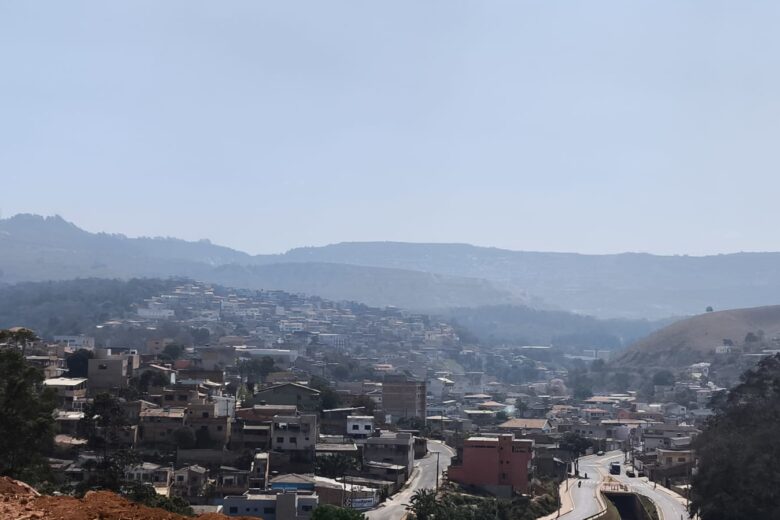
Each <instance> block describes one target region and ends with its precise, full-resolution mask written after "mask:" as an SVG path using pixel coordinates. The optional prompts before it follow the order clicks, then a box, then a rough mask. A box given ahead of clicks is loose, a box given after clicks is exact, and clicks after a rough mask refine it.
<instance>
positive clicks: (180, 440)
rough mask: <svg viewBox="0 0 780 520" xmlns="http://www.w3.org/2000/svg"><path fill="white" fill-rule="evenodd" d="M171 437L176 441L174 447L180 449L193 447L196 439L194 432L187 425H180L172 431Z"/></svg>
mask: <svg viewBox="0 0 780 520" xmlns="http://www.w3.org/2000/svg"><path fill="white" fill-rule="evenodd" d="M173 439H174V441H175V442H176V447H177V448H179V449H181V450H190V449H192V448H194V447H195V444H196V443H197V441H198V440H197V438H196V437H195V432H194V431H193V430H192V428H190V427H189V426H182V427H181V428H178V429H177V430H176V431H175V432H173Z"/></svg>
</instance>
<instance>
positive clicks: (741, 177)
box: [0, 0, 780, 254]
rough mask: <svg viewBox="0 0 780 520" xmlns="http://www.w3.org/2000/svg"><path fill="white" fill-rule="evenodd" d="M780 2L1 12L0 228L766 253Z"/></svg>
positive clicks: (207, 5) (282, 244) (774, 178)
mask: <svg viewBox="0 0 780 520" xmlns="http://www.w3.org/2000/svg"><path fill="white" fill-rule="evenodd" d="M778 25H780V3H778V2H769V1H767V2H749V1H744V2H717V1H712V0H706V1H699V2H693V1H681V0H673V1H672V0H670V1H667V2H659V1H656V0H654V1H647V2H637V1H625V0H619V1H614V2H607V1H600V2H585V1H576V2H574V1H572V2H562V1H560V2H554V1H550V0H539V1H537V2H521V1H516V0H515V1H508V2H498V1H472V2H458V1H453V0H443V1H441V2H432V1H431V2H426V1H420V0H414V1H409V2H402V1H398V0H393V1H392V2H384V3H381V4H380V3H379V2H366V1H363V0H356V1H354V2H334V1H331V0H328V1H322V0H316V1H311V2H301V1H298V2H290V1H278V2H268V1H258V0H252V1H247V2H194V1H189V0H188V1H182V2H174V1H168V0H166V1H159V0H153V1H148V2H141V1H137V0H134V1H132V2H130V1H127V2H115V1H112V2H106V1H104V0H100V1H95V2H78V1H68V2H63V1H61V0H56V1H49V2H45V1H39V2H28V1H16V2H12V1H5V2H2V3H0V192H1V193H2V195H1V196H0V209H2V213H3V216H6V217H7V216H10V215H11V214H14V213H18V212H31V213H42V214H54V213H59V214H61V215H63V216H64V217H65V218H67V219H69V220H72V221H74V222H75V223H77V224H78V225H80V226H82V227H84V228H86V229H88V230H91V231H112V232H122V233H126V234H128V235H132V236H135V235H169V236H177V237H181V238H187V239H199V238H206V237H207V238H211V239H212V240H214V241H215V242H218V243H221V244H225V245H229V246H232V247H236V248H240V249H243V250H246V251H249V252H253V253H260V252H278V251H281V250H284V249H287V248H290V247H295V246H300V245H319V244H326V243H331V242H338V241H347V240H405V241H418V242H419V241H432V242H470V243H474V244H479V245H492V246H499V247H506V248H512V249H526V250H557V251H580V252H615V251H626V250H632V251H649V252H662V253H691V254H702V253H711V252H726V251H736V250H780V234H778V232H777V222H779V221H780V168H779V167H780V31H778V30H777V28H778Z"/></svg>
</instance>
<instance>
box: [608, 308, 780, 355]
mask: <svg viewBox="0 0 780 520" xmlns="http://www.w3.org/2000/svg"><path fill="white" fill-rule="evenodd" d="M759 331H763V336H764V338H767V339H771V338H774V337H776V336H780V305H772V306H765V307H753V308H748V309H734V310H727V311H720V312H709V313H706V314H700V315H698V316H694V317H692V318H688V319H685V320H680V321H678V322H675V323H672V324H671V325H669V326H667V327H664V328H662V329H660V330H658V331H656V332H654V333H653V334H651V335H649V336H648V337H646V338H644V339H642V340H639V341H637V342H636V343H634V344H633V345H632V346H631V347H630V348H629V349H628V350H626V351H625V352H624V353H623V354H621V355H620V356H619V357H618V358H616V359H615V360H614V362H613V363H614V364H615V365H618V366H631V367H641V366H644V367H648V366H651V367H680V366H683V365H686V364H689V363H695V362H698V361H707V360H709V359H711V358H712V357H713V355H714V353H715V348H716V347H717V346H719V345H723V343H724V340H729V341H731V342H733V343H734V344H735V345H737V346H740V345H742V344H743V343H744V340H745V338H746V336H747V335H748V333H753V334H756V335H760V332H759Z"/></svg>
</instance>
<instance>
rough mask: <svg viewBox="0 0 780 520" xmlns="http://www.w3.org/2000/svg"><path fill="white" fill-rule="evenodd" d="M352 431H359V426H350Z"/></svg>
mask: <svg viewBox="0 0 780 520" xmlns="http://www.w3.org/2000/svg"><path fill="white" fill-rule="evenodd" d="M352 429H353V430H359V429H360V426H359V425H357V424H353V425H352Z"/></svg>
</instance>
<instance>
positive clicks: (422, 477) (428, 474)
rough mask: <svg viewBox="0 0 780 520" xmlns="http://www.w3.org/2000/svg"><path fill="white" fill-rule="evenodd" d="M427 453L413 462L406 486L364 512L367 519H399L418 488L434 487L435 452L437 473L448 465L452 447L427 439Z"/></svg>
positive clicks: (452, 453) (453, 453)
mask: <svg viewBox="0 0 780 520" xmlns="http://www.w3.org/2000/svg"><path fill="white" fill-rule="evenodd" d="M428 452H429V453H428V455H426V456H425V457H424V458H422V459H420V460H418V461H416V462H415V463H414V466H415V470H414V472H413V473H412V478H411V479H410V480H409V481H408V482H407V483H406V486H405V487H404V488H403V489H402V490H401V491H399V492H398V493H396V494H395V495H393V496H392V497H390V498H388V499H387V500H385V502H384V503H383V504H382V505H381V506H379V507H378V508H376V509H372V510H371V511H367V512H366V516H367V517H368V518H369V520H400V519H401V518H403V516H404V515H405V514H406V505H407V504H408V503H409V502H410V501H411V499H412V496H413V495H414V493H415V491H417V490H418V489H433V488H435V487H436V453H438V454H439V456H438V458H439V475H441V473H442V472H443V471H444V470H445V469H447V467H449V465H450V460H451V459H452V457H453V456H454V455H455V452H454V450H453V449H452V448H450V447H449V446H447V445H446V444H444V443H441V442H438V441H428Z"/></svg>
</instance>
